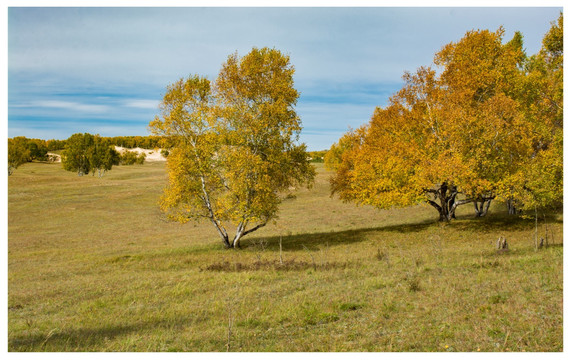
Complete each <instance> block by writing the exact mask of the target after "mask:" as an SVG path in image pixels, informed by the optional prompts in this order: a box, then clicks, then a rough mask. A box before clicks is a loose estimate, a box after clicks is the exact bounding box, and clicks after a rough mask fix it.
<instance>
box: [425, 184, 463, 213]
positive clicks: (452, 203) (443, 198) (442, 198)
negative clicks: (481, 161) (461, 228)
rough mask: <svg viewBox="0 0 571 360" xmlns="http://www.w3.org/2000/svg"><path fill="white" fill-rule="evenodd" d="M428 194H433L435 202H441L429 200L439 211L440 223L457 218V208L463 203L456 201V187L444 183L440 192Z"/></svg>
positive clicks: (432, 191)
mask: <svg viewBox="0 0 571 360" xmlns="http://www.w3.org/2000/svg"><path fill="white" fill-rule="evenodd" d="M427 192H428V193H431V194H433V195H434V200H438V202H439V203H437V202H436V201H432V200H428V203H429V204H430V205H432V207H434V208H435V209H436V211H438V215H439V219H438V221H450V220H452V219H455V218H456V208H457V207H458V205H461V204H462V203H463V201H461V202H458V201H457V200H456V196H457V195H458V191H457V189H456V186H454V185H452V186H448V185H447V184H446V183H443V184H442V185H440V188H438V190H427Z"/></svg>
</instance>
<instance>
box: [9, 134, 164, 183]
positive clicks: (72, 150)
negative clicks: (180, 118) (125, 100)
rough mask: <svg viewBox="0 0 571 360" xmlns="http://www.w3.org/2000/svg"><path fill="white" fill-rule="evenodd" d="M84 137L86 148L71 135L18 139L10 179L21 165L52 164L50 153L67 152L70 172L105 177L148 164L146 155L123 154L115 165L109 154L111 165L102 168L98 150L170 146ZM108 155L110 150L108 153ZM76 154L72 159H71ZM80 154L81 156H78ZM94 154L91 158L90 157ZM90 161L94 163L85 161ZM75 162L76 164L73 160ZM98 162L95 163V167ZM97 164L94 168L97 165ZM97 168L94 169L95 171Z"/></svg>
mask: <svg viewBox="0 0 571 360" xmlns="http://www.w3.org/2000/svg"><path fill="white" fill-rule="evenodd" d="M80 135H82V136H83V137H84V139H83V140H82V141H83V144H82V145H78V144H79V136H78V134H74V135H72V136H71V137H70V138H69V139H67V140H56V139H51V140H42V139H28V138H26V137H24V136H17V137H14V138H9V139H8V175H12V173H13V172H14V170H15V169H16V168H17V167H19V166H20V165H22V164H24V163H27V162H31V161H34V160H36V161H46V160H49V157H48V152H49V151H58V150H66V151H67V153H68V156H67V160H66V161H67V164H68V165H67V166H66V165H65V164H64V167H66V169H67V170H71V171H77V172H78V174H79V175H84V174H88V173H89V172H90V171H91V170H94V171H97V172H98V173H99V174H100V176H102V174H104V173H105V171H107V170H110V169H111V167H112V165H117V164H119V163H120V164H122V165H133V164H143V163H144V162H145V158H146V155H145V154H143V153H142V154H140V155H139V154H137V153H136V152H131V151H126V152H124V153H123V154H120V155H117V156H119V157H118V159H119V160H118V163H117V164H115V163H114V162H113V161H115V160H113V161H112V159H115V155H113V154H107V155H106V156H108V159H107V160H106V161H108V164H106V165H101V164H100V163H99V160H96V159H97V158H99V157H100V156H101V154H99V155H93V154H94V151H95V149H97V151H103V150H101V148H106V147H107V146H112V145H116V146H121V147H125V148H135V147H140V148H144V149H154V148H157V147H161V146H163V147H164V146H169V144H168V142H167V141H166V139H165V138H163V137H161V136H115V137H102V136H99V135H95V136H94V135H91V134H80ZM70 140H71V141H72V142H71V143H69V141H70ZM102 144H103V145H102ZM105 151H107V150H105ZM161 153H162V154H163V156H165V157H166V156H168V150H166V149H165V150H163V151H162V152H161ZM72 154H73V155H72ZM79 154H81V155H79ZM89 154H91V155H89ZM88 158H91V159H92V163H90V162H89V161H87V160H85V159H88ZM72 159H76V160H72ZM93 161H95V163H93ZM94 164H95V165H94ZM94 166H95V167H94Z"/></svg>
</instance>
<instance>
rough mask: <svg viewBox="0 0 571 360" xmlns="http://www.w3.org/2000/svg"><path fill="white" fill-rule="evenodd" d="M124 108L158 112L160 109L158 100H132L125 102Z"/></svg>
mask: <svg viewBox="0 0 571 360" xmlns="http://www.w3.org/2000/svg"><path fill="white" fill-rule="evenodd" d="M123 106H126V107H131V108H137V109H150V110H157V109H158V108H159V102H158V101H157V100H145V99H130V100H125V101H123Z"/></svg>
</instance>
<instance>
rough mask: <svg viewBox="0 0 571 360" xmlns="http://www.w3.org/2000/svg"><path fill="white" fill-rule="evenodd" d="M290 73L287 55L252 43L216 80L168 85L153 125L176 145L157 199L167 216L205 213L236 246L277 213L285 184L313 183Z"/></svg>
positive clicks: (184, 219)
mask: <svg viewBox="0 0 571 360" xmlns="http://www.w3.org/2000/svg"><path fill="white" fill-rule="evenodd" d="M293 74H294V67H293V66H292V65H291V64H290V60H289V57H288V56H286V55H284V54H282V53H281V52H280V51H278V50H276V49H269V48H262V49H257V48H253V49H252V50H251V51H250V52H249V53H248V54H247V55H245V56H244V57H239V56H238V55H237V54H233V55H230V56H229V57H228V59H227V61H226V62H225V63H224V64H223V65H222V69H221V70H220V73H219V75H218V78H217V79H216V81H215V82H214V83H211V82H210V81H209V80H208V79H206V78H204V77H200V76H198V75H193V76H189V77H188V78H186V79H180V80H179V81H177V82H175V83H173V84H171V85H169V86H168V88H167V92H166V94H165V96H164V99H163V102H162V104H161V116H160V117H159V116H157V117H156V118H155V120H154V121H153V122H151V124H150V129H151V131H152V132H153V134H155V135H161V136H164V137H166V138H167V141H169V143H171V144H173V147H172V149H171V150H170V151H169V156H168V159H167V168H168V173H169V182H168V186H167V187H166V189H165V192H164V195H163V197H162V199H161V204H160V205H161V208H162V210H163V211H165V212H166V213H167V216H168V217H169V218H170V219H173V220H177V221H180V222H187V221H189V220H199V219H208V220H209V221H211V222H212V224H213V225H214V227H215V228H216V230H217V232H218V234H219V235H220V237H221V239H222V241H223V243H224V245H225V246H226V247H228V248H237V247H239V246H240V239H241V238H242V237H243V236H245V235H247V234H249V233H251V232H253V231H256V230H257V229H259V228H261V227H263V226H265V225H266V224H267V223H268V222H269V221H270V220H272V219H275V218H276V216H277V211H278V206H279V204H280V202H281V200H282V194H283V192H284V191H287V190H288V188H290V187H292V186H302V185H307V186H309V185H310V184H311V183H312V180H313V177H314V174H315V171H314V168H313V167H312V166H311V165H310V164H309V161H308V160H307V152H306V147H305V144H297V142H298V140H299V132H300V131H301V120H300V118H299V116H298V115H297V113H296V112H295V109H294V106H295V104H296V102H297V98H298V96H299V94H298V92H297V90H295V88H294V86H293ZM228 223H231V224H232V225H233V226H235V228H236V233H235V235H234V237H233V238H232V239H231V238H230V236H229V230H228Z"/></svg>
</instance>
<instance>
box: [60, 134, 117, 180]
mask: <svg viewBox="0 0 571 360" xmlns="http://www.w3.org/2000/svg"><path fill="white" fill-rule="evenodd" d="M118 163H119V154H118V153H117V152H116V151H115V149H113V148H112V146H111V145H110V143H109V141H108V140H107V139H103V138H101V137H100V136H99V135H95V136H94V135H91V134H89V133H85V134H81V133H77V134H73V135H72V136H71V137H70V138H69V139H67V141H66V147H65V149H64V151H63V152H62V165H63V168H64V169H65V170H67V171H77V175H78V176H83V175H87V174H89V172H90V171H93V175H95V173H96V171H97V173H98V174H99V177H101V176H103V174H104V173H105V172H106V171H108V170H111V168H112V167H113V165H117V164H118Z"/></svg>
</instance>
